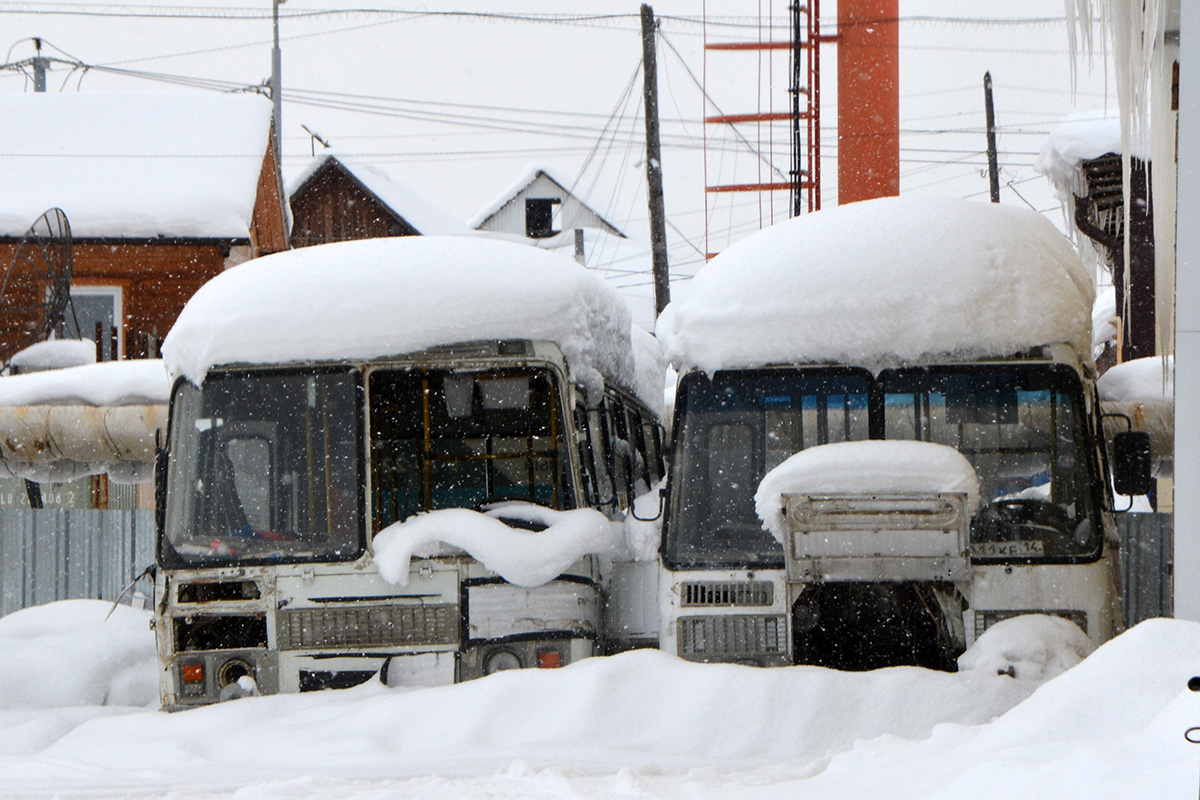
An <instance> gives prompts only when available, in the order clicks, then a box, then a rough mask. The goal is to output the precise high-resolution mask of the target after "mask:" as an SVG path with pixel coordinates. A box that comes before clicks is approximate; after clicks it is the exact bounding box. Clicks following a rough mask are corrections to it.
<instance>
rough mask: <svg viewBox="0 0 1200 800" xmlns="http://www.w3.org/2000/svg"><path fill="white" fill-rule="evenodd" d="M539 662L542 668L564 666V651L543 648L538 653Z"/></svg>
mask: <svg viewBox="0 0 1200 800" xmlns="http://www.w3.org/2000/svg"><path fill="white" fill-rule="evenodd" d="M537 664H538V667H540V668H541V669H558V668H559V667H561V666H562V653H560V652H558V651H557V650H543V651H542V652H540V653H538V654H537Z"/></svg>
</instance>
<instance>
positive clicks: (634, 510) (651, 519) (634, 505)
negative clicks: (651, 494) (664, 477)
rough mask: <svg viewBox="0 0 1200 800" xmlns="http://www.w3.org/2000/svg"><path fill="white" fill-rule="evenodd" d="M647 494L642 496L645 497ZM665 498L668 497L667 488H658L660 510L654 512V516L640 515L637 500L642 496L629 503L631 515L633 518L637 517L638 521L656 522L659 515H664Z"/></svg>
mask: <svg viewBox="0 0 1200 800" xmlns="http://www.w3.org/2000/svg"><path fill="white" fill-rule="evenodd" d="M645 496H646V495H642V497H645ZM665 498H666V490H665V489H659V490H658V510H657V511H655V512H654V516H652V517H639V516H638V514H637V500H640V499H641V498H637V499H635V500H634V501H633V502H632V503H630V504H629V513H630V514H631V515H633V518H634V519H636V520H637V521H638V522H654V521H655V520H657V519H658V518H659V517H661V516H662V513H663V503H664V501H665Z"/></svg>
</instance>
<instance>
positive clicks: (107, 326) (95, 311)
mask: <svg viewBox="0 0 1200 800" xmlns="http://www.w3.org/2000/svg"><path fill="white" fill-rule="evenodd" d="M121 301H122V297H121V287H120V286H72V287H71V305H70V306H68V307H67V311H66V314H65V318H64V319H63V324H62V329H61V330H60V335H61V336H63V337H64V338H68V339H92V340H94V341H95V342H96V360H97V361H116V360H118V359H119V358H120V357H121V355H120V354H121V353H122V352H123V351H124V345H125V341H124V340H125V332H124V331H123V330H122V326H121V325H120V321H121V319H122V302H121ZM72 307H73V308H74V311H75V313H74V316H73V317H72V314H71V309H72Z"/></svg>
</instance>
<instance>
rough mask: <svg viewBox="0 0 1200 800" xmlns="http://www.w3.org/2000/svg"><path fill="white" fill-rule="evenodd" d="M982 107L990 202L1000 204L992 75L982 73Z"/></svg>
mask: <svg viewBox="0 0 1200 800" xmlns="http://www.w3.org/2000/svg"><path fill="white" fill-rule="evenodd" d="M983 107H984V111H985V112H986V114H987V159H988V182H989V184H990V186H991V190H992V202H993V203H999V202H1000V167H999V166H998V165H997V159H996V109H995V107H994V106H993V105H992V73H990V72H985V73H983Z"/></svg>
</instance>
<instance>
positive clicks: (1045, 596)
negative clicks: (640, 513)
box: [659, 198, 1120, 670]
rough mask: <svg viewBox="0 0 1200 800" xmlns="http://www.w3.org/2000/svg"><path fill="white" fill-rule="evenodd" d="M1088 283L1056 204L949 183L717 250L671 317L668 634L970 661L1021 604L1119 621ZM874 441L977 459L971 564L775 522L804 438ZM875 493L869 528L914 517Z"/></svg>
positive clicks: (708, 642)
mask: <svg viewBox="0 0 1200 800" xmlns="http://www.w3.org/2000/svg"><path fill="white" fill-rule="evenodd" d="M1091 297H1092V292H1091V285H1090V282H1089V280H1088V278H1087V275H1086V272H1085V270H1084V268H1083V266H1082V264H1081V263H1080V262H1079V260H1078V258H1077V257H1076V256H1075V254H1074V252H1073V251H1072V250H1071V248H1070V246H1069V244H1068V242H1067V241H1066V240H1065V238H1063V237H1062V236H1061V235H1060V234H1058V232H1057V231H1056V230H1054V228H1053V226H1051V225H1050V224H1049V223H1047V222H1046V221H1045V220H1043V219H1041V218H1040V216H1039V215H1037V214H1034V213H1032V212H1027V211H1022V210H1021V209H1012V208H1006V207H1000V206H994V205H990V204H976V203H969V202H966V201H959V200H950V199H924V200H916V201H914V200H912V199H908V198H905V199H900V198H890V199H887V200H879V201H870V202H867V203H859V204H854V205H849V206H843V207H840V208H838V209H835V210H831V211H822V212H819V213H817V214H813V215H810V216H808V217H805V218H802V219H799V220H792V221H791V222H789V223H785V224H783V225H779V226H775V228H772V229H768V230H766V231H763V232H762V233H759V234H757V235H756V236H753V237H750V238H749V239H747V240H745V241H744V242H742V243H739V244H738V245H737V246H735V247H733V248H731V249H730V250H728V251H727V252H726V253H724V254H722V255H721V256H720V257H718V258H717V259H715V260H714V261H713V262H711V263H710V264H709V265H708V266H707V267H706V268H705V270H704V271H702V272H701V273H700V274H699V275H698V276H697V278H696V279H695V280H694V281H693V285H692V287H691V293H690V294H689V295H688V297H687V298H686V299H685V300H684V301H683V302H682V303H679V304H677V305H676V307H675V308H673V309H671V308H669V309H668V311H667V312H666V314H665V315H664V318H663V319H662V320H661V321H660V326H659V331H660V336H661V337H662V338H663V339H664V344H665V345H666V347H667V350H668V355H669V356H670V357H671V358H672V359H673V360H674V362H675V364H676V365H677V366H678V367H679V368H680V371H681V375H680V379H679V383H678V387H677V396H676V401H675V435H674V442H673V457H672V459H671V468H670V474H669V478H668V484H667V500H666V510H665V519H664V525H663V542H662V551H661V556H662V559H661V560H662V570H661V576H660V580H659V607H660V612H661V613H660V620H661V627H660V642H661V646H662V648H663V649H666V650H669V651H671V652H674V653H677V654H678V655H680V656H681V657H683V658H687V659H691V660H698V661H733V662H743V663H756V664H761V665H783V664H795V663H803V664H816V665H823V666H831V667H836V668H841V669H870V668H875V667H880V666H889V665H900V664H915V665H921V666H927V667H933V668H940V669H951V670H952V669H954V668H955V658H956V657H957V655H958V654H960V653H961V651H962V650H963V648H964V647H965V646H967V645H969V644H970V643H971V642H973V641H974V640H975V638H976V637H977V636H978V635H980V634H981V633H982V632H983V631H984V630H985V629H986V628H987V627H988V626H989V625H991V624H993V623H994V622H996V621H998V620H1002V619H1005V618H1008V617H1011V616H1015V615H1019V614H1029V613H1043V614H1055V615H1058V616H1061V617H1065V618H1067V619H1069V620H1071V621H1073V622H1075V623H1076V624H1077V625H1078V626H1079V627H1080V628H1081V629H1082V630H1083V631H1084V632H1085V633H1086V634H1087V635H1088V636H1089V637H1090V638H1091V639H1092V640H1093V641H1095V642H1097V643H1099V642H1102V641H1104V640H1106V639H1108V638H1109V637H1110V636H1112V635H1113V633H1114V631H1115V630H1117V629H1118V627H1119V625H1120V616H1119V608H1120V606H1119V603H1118V584H1117V579H1118V576H1119V572H1118V570H1117V555H1118V552H1117V540H1116V534H1115V526H1114V523H1113V516H1112V514H1113V503H1112V495H1111V492H1110V489H1109V478H1108V475H1109V471H1108V466H1107V463H1106V458H1105V448H1104V442H1103V436H1102V431H1101V426H1100V412H1099V408H1098V403H1097V400H1096V391H1095V375H1096V372H1095V367H1094V366H1093V364H1092V362H1091V358H1090V352H1089V351H1090V312H1091ZM869 440H883V441H887V440H914V441H921V442H931V443H935V444H939V445H944V446H948V447H951V448H953V449H955V450H956V451H958V452H959V453H961V454H962V455H963V456H965V458H966V459H967V461H969V462H970V464H971V466H972V467H973V468H974V472H975V477H976V479H977V484H978V486H979V497H980V500H979V504H978V506H977V507H975V508H970V509H967V512H968V514H969V516H970V520H969V529H967V528H966V521H965V520H964V521H963V523H964V534H963V537H962V538H963V541H964V543H965V545H966V549H965V550H963V549H962V548H960V551H959V552H957V553H949V551H947V552H948V553H949V554H950V555H954V556H955V557H957V558H960V560H961V564H962V567H963V569H962V570H960V571H959V572H957V573H956V574H957V577H958V578H961V580H955V579H954V578H952V576H951V574H950V573H951V572H952V570H951V569H950V568H948V567H943V568H941V572H940V574H939V575H935V574H933V573H930V574H929V575H928V576H927V577H925V578H922V579H920V580H915V579H913V578H912V577H911V574H919V573H911V570H910V569H909V568H910V567H911V565H912V562H911V560H910V561H908V562H905V561H904V559H903V558H901V557H902V556H905V555H906V554H904V553H894V552H885V551H883V550H881V549H880V548H874V549H872V546H871V545H870V543H869V539H870V537H869V536H867V537H865V538H859V539H855V541H857V542H860V544H859V545H855V546H858V547H861V548H865V549H862V550H861V552H844V551H843V550H844V548H843V550H839V549H838V543H837V542H833V543H832V544H830V543H828V542H827V543H826V547H825V548H824V550H823V551H822V552H824V553H826V554H829V555H831V556H832V555H837V556H838V557H839V558H842V559H843V561H838V560H837V559H835V558H832V557H830V558H828V559H827V560H826V562H825V563H824V564H823V563H822V558H821V557H820V556H813V555H812V553H811V552H801V550H800V548H801V544H800V539H799V538H795V539H789V540H787V541H789V542H792V543H793V545H792V549H791V550H787V549H785V547H784V545H783V544H782V543H781V541H780V540H779V539H777V538H776V537H774V536H772V535H771V533H768V532H767V531H766V530H765V529H764V526H763V522H762V520H761V519H760V518H759V515H758V514H757V513H756V509H755V504H754V495H755V492H756V490H757V488H758V486H759V483H760V482H761V481H762V479H763V478H764V476H765V475H766V474H767V473H768V472H769V471H770V470H772V469H773V468H774V467H776V466H777V465H778V464H780V463H781V462H783V461H784V460H785V459H787V458H788V457H789V456H791V455H792V454H794V453H796V452H798V451H802V450H806V449H808V448H813V447H818V446H822V445H828V444H832V443H837V442H847V441H869ZM914 468H916V469H919V465H918V466H916V467H914ZM859 494H860V496H859V497H858V498H857V499H858V501H859V504H858V506H857V507H856V508H857V509H858V510H856V511H854V514H857V515H858V517H857V518H856V519H855V520H854V522H855V524H856V525H857V526H858V529H859V530H864V531H872V530H874V531H887V530H892V531H895V530H900V529H902V528H903V527H904V526H903V525H900V526H899V527H897V525H896V521H897V520H899V517H889V514H898V513H899V512H898V511H896V508H899V506H897V507H896V508H893V509H891V510H889V508H888V505H887V503H881V502H878V501H880V500H882V499H884V498H885V496H890V495H893V494H894V492H889V491H888V490H887V487H884V486H880V487H878V489H877V490H876V491H875V492H872V491H871V488H870V487H866V488H864V489H860V490H859ZM835 499H836V500H838V501H853V500H854V499H855V498H835ZM824 500H830V498H825V499H824ZM868 500H871V501H872V502H870V503H868V502H865V501H868ZM778 502H779V503H780V504H781V505H782V504H784V503H785V502H787V498H785V497H780V498H779V500H778ZM830 507H831V508H832V507H834V506H830ZM910 507H911V506H910ZM867 508H872V509H874V510H872V511H862V509H867ZM869 514H875V515H876V517H875V518H874V519H869V518H867V517H865V516H864V515H869ZM900 516H903V515H902V514H900ZM849 518H850V517H847V519H849ZM947 532H949V528H947ZM834 536H836V534H834ZM848 540H849V538H847V541H848ZM903 540H904V537H903V536H900V537H899V538H897V539H896V541H899V542H903ZM847 546H848V545H847ZM888 546H892V545H888ZM846 557H852V558H855V559H857V562H856V563H857V564H858V566H857V567H856V568H855V569H854V570H849V571H847V570H846V569H844V568H843V567H844V565H845V563H847V562H845V561H844V558H846ZM801 561H802V562H803V566H804V568H803V569H797V568H796V564H797V563H798V562H801ZM898 565H899V566H898ZM906 570H908V571H906ZM801 573H803V577H800V575H801ZM847 574H849V575H851V577H846V575H847ZM905 575H908V576H909V577H905Z"/></svg>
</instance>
